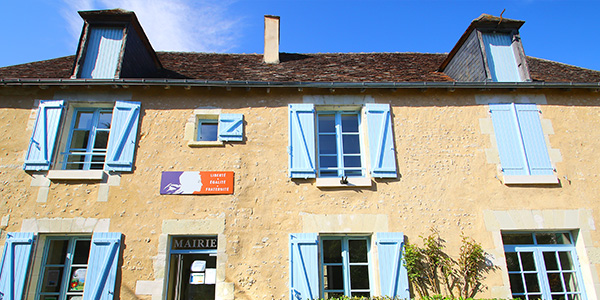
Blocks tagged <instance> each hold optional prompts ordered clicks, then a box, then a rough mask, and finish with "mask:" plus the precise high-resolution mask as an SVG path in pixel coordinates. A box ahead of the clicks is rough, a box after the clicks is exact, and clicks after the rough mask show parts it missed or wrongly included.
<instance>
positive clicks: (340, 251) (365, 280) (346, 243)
mask: <svg viewBox="0 0 600 300" xmlns="http://www.w3.org/2000/svg"><path fill="white" fill-rule="evenodd" d="M321 241H322V242H321V253H322V255H321V265H322V272H321V276H322V280H321V284H322V289H321V290H322V291H323V295H322V296H323V298H325V299H328V298H334V297H340V296H344V295H345V296H349V297H370V296H371V276H370V273H371V272H370V266H369V260H370V259H369V252H370V251H369V250H370V249H369V248H370V247H369V238H368V237H359V236H356V237H354V236H343V237H342V236H325V237H321Z"/></svg>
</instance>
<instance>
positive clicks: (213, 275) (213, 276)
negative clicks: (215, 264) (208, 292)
mask: <svg viewBox="0 0 600 300" xmlns="http://www.w3.org/2000/svg"><path fill="white" fill-rule="evenodd" d="M215 283H217V269H208V268H207V269H206V276H205V278H204V284H215Z"/></svg>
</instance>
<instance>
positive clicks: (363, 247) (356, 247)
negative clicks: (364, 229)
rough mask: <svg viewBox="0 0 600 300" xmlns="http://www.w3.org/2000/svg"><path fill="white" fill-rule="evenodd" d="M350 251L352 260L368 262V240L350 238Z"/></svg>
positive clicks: (352, 261) (353, 261)
mask: <svg viewBox="0 0 600 300" xmlns="http://www.w3.org/2000/svg"><path fill="white" fill-rule="evenodd" d="M348 248H349V249H348V251H350V262H351V263H356V262H364V263H366V262H367V241H366V240H349V241H348Z"/></svg>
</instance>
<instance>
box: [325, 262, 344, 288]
mask: <svg viewBox="0 0 600 300" xmlns="http://www.w3.org/2000/svg"><path fill="white" fill-rule="evenodd" d="M323 269H324V270H323V271H324V272H323V273H324V274H323V277H324V278H325V282H324V288H325V289H326V290H343V289H344V274H343V273H342V266H325V268H323Z"/></svg>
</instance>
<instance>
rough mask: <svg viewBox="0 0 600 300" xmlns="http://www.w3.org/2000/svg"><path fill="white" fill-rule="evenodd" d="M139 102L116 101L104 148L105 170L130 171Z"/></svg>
mask: <svg viewBox="0 0 600 300" xmlns="http://www.w3.org/2000/svg"><path fill="white" fill-rule="evenodd" d="M139 118H140V103H139V102H130V101H117V102H116V103H115V108H114V110H113V116H112V123H111V128H110V136H109V138H108V147H107V150H106V166H105V169H106V170H110V171H131V169H132V167H133V156H134V154H135V148H136V140H137V131H138V122H139Z"/></svg>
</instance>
